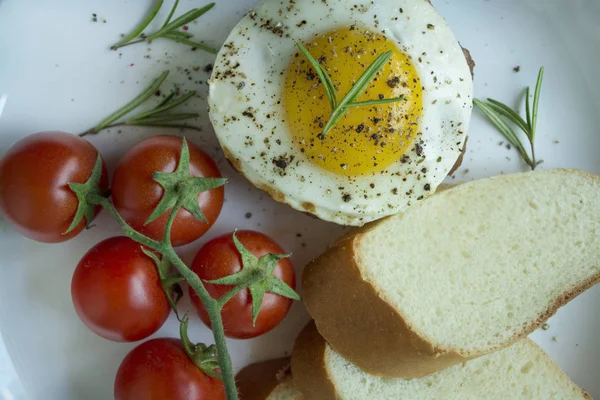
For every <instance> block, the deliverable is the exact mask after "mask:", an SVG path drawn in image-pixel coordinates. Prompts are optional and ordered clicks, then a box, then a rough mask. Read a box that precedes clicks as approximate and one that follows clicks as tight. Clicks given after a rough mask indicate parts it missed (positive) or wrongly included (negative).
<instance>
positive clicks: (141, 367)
mask: <svg viewBox="0 0 600 400" xmlns="http://www.w3.org/2000/svg"><path fill="white" fill-rule="evenodd" d="M114 394H115V400H140V399H144V400H165V399H169V400H221V399H223V400H224V399H225V387H224V386H223V382H221V381H220V380H218V379H215V378H213V377H210V376H208V375H206V374H205V373H204V372H202V370H201V369H200V368H198V367H197V366H196V365H195V364H194V363H193V362H192V360H191V359H190V358H189V357H188V355H187V354H186V352H185V350H184V348H183V345H182V343H181V341H180V340H179V339H171V338H162V339H152V340H149V341H147V342H144V343H142V344H140V345H139V346H137V347H136V348H135V349H133V350H131V352H130V353H129V354H127V356H126V357H125V359H124V360H123V361H122V362H121V366H120V367H119V370H118V371H117V377H116V378H115V392H114Z"/></svg>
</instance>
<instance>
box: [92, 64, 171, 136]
mask: <svg viewBox="0 0 600 400" xmlns="http://www.w3.org/2000/svg"><path fill="white" fill-rule="evenodd" d="M168 75H169V71H168V70H167V71H164V72H163V73H162V74H160V76H159V77H158V78H156V79H155V80H154V82H152V84H151V85H150V86H148V87H147V88H146V89H145V90H144V91H143V92H142V93H140V94H138V95H137V96H136V97H135V98H134V99H133V100H131V101H130V102H129V103H127V104H125V105H124V106H123V107H121V108H119V109H118V110H117V111H115V112H113V113H112V114H110V115H109V116H108V117H106V118H105V119H104V120H102V122H100V123H99V124H98V125H97V126H96V127H95V128H94V130H95V131H100V130H102V129H104V128H106V127H107V126H108V125H110V124H112V123H113V122H115V121H116V120H118V119H119V118H121V117H123V116H124V115H126V114H129V113H130V112H131V111H133V110H134V109H135V108H137V107H138V106H139V105H140V104H142V103H143V102H145V101H146V100H148V99H149V98H150V96H152V95H154V93H156V91H157V90H158V88H159V87H160V85H161V84H162V83H163V82H164V81H165V79H167V76H168Z"/></svg>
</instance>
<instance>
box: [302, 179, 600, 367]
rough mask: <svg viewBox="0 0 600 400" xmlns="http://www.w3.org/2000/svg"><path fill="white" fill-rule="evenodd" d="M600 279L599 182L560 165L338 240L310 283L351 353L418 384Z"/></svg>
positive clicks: (316, 304) (481, 185) (331, 336)
mask: <svg viewBox="0 0 600 400" xmlns="http://www.w3.org/2000/svg"><path fill="white" fill-rule="evenodd" d="M599 280H600V178H599V177H597V176H595V175H591V174H588V173H585V172H581V171H575V170H561V169H557V170H548V171H536V172H529V173H521V174H513V175H502V176H498V177H494V178H490V179H485V180H479V181H474V182H470V183H465V184H462V185H458V186H455V187H452V188H449V189H447V190H444V191H442V192H441V193H436V195H435V196H432V197H431V198H429V199H427V200H425V201H423V202H421V203H417V204H415V205H414V206H412V207H410V208H409V209H408V210H407V211H406V212H405V213H404V214H402V215H395V216H392V217H389V218H387V219H384V220H381V221H378V222H375V223H372V224H371V225H369V226H367V227H363V228H362V229H359V230H357V231H355V233H354V234H350V235H347V236H346V237H345V238H343V239H341V240H340V241H338V242H337V244H336V245H334V246H333V247H332V248H330V249H329V250H327V251H326V252H325V253H324V254H322V255H321V256H320V257H318V258H317V259H316V260H314V261H313V262H312V263H310V264H309V265H308V266H307V267H306V268H305V270H304V274H303V284H302V287H303V293H304V302H305V304H306V306H307V308H308V311H309V313H310V314H311V316H312V317H313V318H314V320H315V322H316V325H317V328H318V330H319V332H320V333H321V334H322V335H323V336H324V337H325V339H326V340H327V341H328V342H329V344H331V346H332V347H333V348H334V349H335V350H336V351H338V352H339V353H340V354H341V355H343V356H344V357H345V358H347V359H348V360H349V361H351V362H352V363H354V364H356V365H358V366H359V367H360V368H361V369H363V370H365V371H367V372H369V373H371V374H375V375H381V376H390V377H403V378H417V377H422V376H425V375H427V374H430V373H433V372H436V371H439V370H441V369H444V368H447V367H449V366H451V365H454V364H457V363H460V362H463V361H465V360H468V359H472V358H475V357H479V356H482V355H484V354H488V353H490V352H492V351H496V350H499V349H501V348H503V347H506V346H508V345H509V344H511V343H514V342H515V341H516V340H518V339H520V338H522V337H524V336H526V335H528V334H529V333H530V332H532V331H533V330H534V329H535V328H536V327H538V326H539V325H541V323H543V321H545V320H546V319H548V318H549V317H550V316H551V315H552V314H554V313H555V312H556V311H557V309H558V308H559V307H560V306H562V305H564V304H565V303H566V302H568V301H569V300H571V299H572V298H574V297H575V296H577V295H578V294H580V293H581V292H583V291H584V290H586V289H588V288H589V287H591V286H592V285H594V284H595V283H597V282H598V281H599ZM367 343H368V345H366V344H367Z"/></svg>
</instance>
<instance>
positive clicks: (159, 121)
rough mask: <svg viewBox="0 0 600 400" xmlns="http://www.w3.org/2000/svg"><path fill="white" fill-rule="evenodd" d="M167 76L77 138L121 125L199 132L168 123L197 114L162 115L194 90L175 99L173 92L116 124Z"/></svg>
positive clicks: (147, 97)
mask: <svg viewBox="0 0 600 400" xmlns="http://www.w3.org/2000/svg"><path fill="white" fill-rule="evenodd" d="M168 75H169V71H164V72H163V73H162V74H160V76H159V77H158V78H156V79H155V80H154V82H152V84H151V85H150V86H148V87H147V88H146V89H145V90H144V91H143V92H142V93H140V94H139V95H137V96H136V97H135V98H134V99H133V100H131V101H130V102H129V103H127V104H125V105H124V106H123V107H121V108H119V109H118V110H117V111H115V112H113V113H112V114H110V115H109V116H108V117H106V118H104V120H102V122H100V123H99V124H98V125H96V126H95V127H93V128H91V129H88V130H87V131H85V132H83V133H80V134H79V136H87V135H95V134H96V133H98V132H100V131H101V130H103V129H106V128H113V127H115V126H123V125H134V126H154V127H162V128H186V129H195V130H200V128H197V127H195V126H190V125H184V124H172V123H170V122H172V121H180V120H185V119H190V118H196V117H198V116H199V115H200V114H198V113H179V114H163V113H164V112H165V111H168V110H170V109H172V108H175V107H177V106H178V105H180V104H182V103H184V102H185V101H187V100H188V99H190V98H191V97H192V96H194V95H195V94H196V91H195V90H192V91H189V92H185V93H184V94H183V95H182V96H179V97H177V98H175V92H171V93H170V94H169V95H168V96H166V97H165V98H164V99H163V100H162V101H161V102H160V103H158V105H156V107H154V108H152V109H151V110H148V111H145V112H143V113H140V114H138V115H136V116H134V117H132V118H129V119H127V120H125V121H122V122H116V121H117V120H118V119H119V118H121V117H123V116H125V115H127V114H129V113H130V112H131V111H133V110H134V109H136V108H137V107H138V106H140V105H141V104H142V103H144V102H145V101H146V100H148V99H149V98H150V97H151V96H153V95H154V94H156V93H157V91H158V88H159V87H160V85H161V84H162V83H163V82H164V80H165V79H167V76H168Z"/></svg>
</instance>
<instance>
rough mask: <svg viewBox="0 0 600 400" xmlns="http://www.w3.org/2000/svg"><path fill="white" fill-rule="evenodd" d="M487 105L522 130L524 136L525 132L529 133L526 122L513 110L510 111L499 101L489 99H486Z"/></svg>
mask: <svg viewBox="0 0 600 400" xmlns="http://www.w3.org/2000/svg"><path fill="white" fill-rule="evenodd" d="M488 104H489V105H490V106H491V107H492V108H493V109H494V110H495V111H497V112H498V113H500V114H502V115H504V116H505V117H506V118H508V119H509V120H511V121H512V122H513V123H514V124H515V125H517V126H518V127H519V128H521V129H522V130H523V132H525V134H527V132H528V131H529V127H528V124H527V122H525V121H524V120H523V118H521V116H520V115H519V114H517V113H516V112H515V111H514V110H513V109H511V108H510V107H508V106H507V105H506V104H504V103H500V102H499V101H497V100H494V99H490V98H488ZM528 137H529V135H528Z"/></svg>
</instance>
